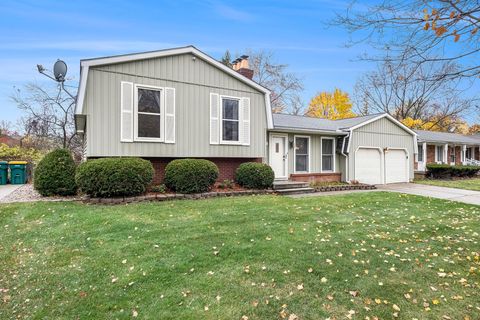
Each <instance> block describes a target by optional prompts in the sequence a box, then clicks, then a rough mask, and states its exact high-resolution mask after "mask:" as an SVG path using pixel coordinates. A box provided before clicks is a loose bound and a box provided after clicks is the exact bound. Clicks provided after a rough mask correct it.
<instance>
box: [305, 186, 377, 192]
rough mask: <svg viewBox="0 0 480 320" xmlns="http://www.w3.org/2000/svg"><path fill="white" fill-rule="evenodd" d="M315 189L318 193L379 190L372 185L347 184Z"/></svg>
mask: <svg viewBox="0 0 480 320" xmlns="http://www.w3.org/2000/svg"><path fill="white" fill-rule="evenodd" d="M313 188H314V189H315V191H317V192H329V191H347V190H374V189H377V187H375V186H374V185H370V184H345V185H331V186H329V185H325V186H316V187H313Z"/></svg>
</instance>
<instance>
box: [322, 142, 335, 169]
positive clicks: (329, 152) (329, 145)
mask: <svg viewBox="0 0 480 320" xmlns="http://www.w3.org/2000/svg"><path fill="white" fill-rule="evenodd" d="M334 141H335V139H330V138H322V171H333V170H334V166H333V164H334V162H335V153H334V150H333V143H334Z"/></svg>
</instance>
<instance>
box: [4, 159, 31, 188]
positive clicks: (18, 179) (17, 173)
mask: <svg viewBox="0 0 480 320" xmlns="http://www.w3.org/2000/svg"><path fill="white" fill-rule="evenodd" d="M8 166H9V167H10V183H11V184H25V183H26V182H27V161H10V162H9V163H8Z"/></svg>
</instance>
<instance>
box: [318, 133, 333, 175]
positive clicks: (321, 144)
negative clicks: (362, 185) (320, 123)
mask: <svg viewBox="0 0 480 320" xmlns="http://www.w3.org/2000/svg"><path fill="white" fill-rule="evenodd" d="M323 140H332V141H333V142H332V156H333V157H332V161H333V163H332V170H323ZM336 142H337V141H336V139H335V138H333V137H321V138H320V173H323V172H335V161H336V147H337V144H336Z"/></svg>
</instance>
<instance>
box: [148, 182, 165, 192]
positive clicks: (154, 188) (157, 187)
mask: <svg viewBox="0 0 480 320" xmlns="http://www.w3.org/2000/svg"><path fill="white" fill-rule="evenodd" d="M150 191H152V192H156V193H165V192H167V187H166V186H165V185H164V184H157V185H155V186H151V187H150Z"/></svg>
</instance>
